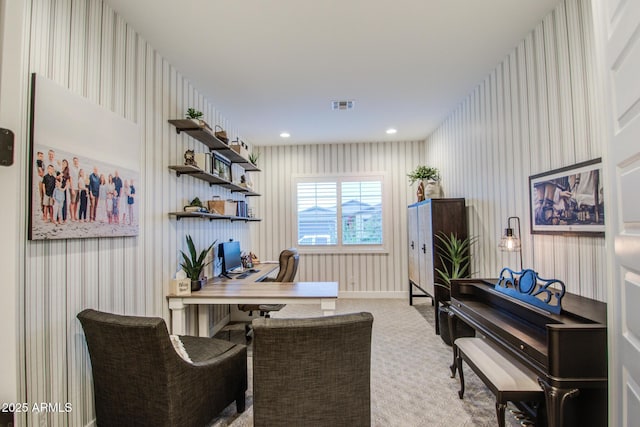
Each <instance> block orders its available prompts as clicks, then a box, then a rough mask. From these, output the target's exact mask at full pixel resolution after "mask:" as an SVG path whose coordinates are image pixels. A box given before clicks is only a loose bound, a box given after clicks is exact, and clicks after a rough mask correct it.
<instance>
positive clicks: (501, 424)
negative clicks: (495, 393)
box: [496, 402, 507, 427]
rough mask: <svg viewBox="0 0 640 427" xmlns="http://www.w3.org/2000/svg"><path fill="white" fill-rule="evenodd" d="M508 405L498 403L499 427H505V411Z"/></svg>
mask: <svg viewBox="0 0 640 427" xmlns="http://www.w3.org/2000/svg"><path fill="white" fill-rule="evenodd" d="M506 408H507V405H506V404H505V403H502V402H496V415H497V416H498V427H504V422H505V421H504V410H505V409H506Z"/></svg>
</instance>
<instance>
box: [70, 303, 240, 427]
mask: <svg viewBox="0 0 640 427" xmlns="http://www.w3.org/2000/svg"><path fill="white" fill-rule="evenodd" d="M78 319H79V320H80V322H81V323H82V328H83V329H84V333H85V336H86V339H87V346H88V348H89V355H90V357H91V368H92V371H93V382H94V394H95V407H96V418H97V424H98V425H99V426H125V425H139V426H144V425H148V426H204V425H205V424H206V423H207V422H209V421H211V420H212V419H213V417H214V416H215V415H216V414H218V413H220V412H221V411H222V410H223V409H224V408H226V407H227V406H228V405H229V404H231V403H232V402H234V401H235V402H236V408H237V410H238V412H243V411H244V408H245V391H246V390H247V349H246V347H245V346H244V345H238V344H231V343H229V342H227V341H222V340H217V339H212V338H198V337H189V336H182V337H180V339H181V342H182V345H183V348H184V349H185V350H186V352H187V354H188V357H189V358H190V359H191V361H192V362H188V361H186V360H184V359H183V358H182V357H181V356H180V355H179V354H178V353H177V351H176V349H175V348H174V345H173V344H172V342H171V338H170V337H169V333H168V332H167V327H166V325H165V322H164V320H162V319H161V318H155V317H136V316H120V315H116V314H109V313H103V312H100V311H96V310H84V311H82V312H80V313H79V314H78ZM180 349H182V347H180Z"/></svg>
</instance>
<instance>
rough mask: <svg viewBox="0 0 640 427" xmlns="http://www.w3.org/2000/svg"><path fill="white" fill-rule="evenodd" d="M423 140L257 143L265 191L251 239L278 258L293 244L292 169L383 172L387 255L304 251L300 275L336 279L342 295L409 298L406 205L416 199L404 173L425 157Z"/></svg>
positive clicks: (264, 253) (262, 252)
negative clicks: (388, 239)
mask: <svg viewBox="0 0 640 427" xmlns="http://www.w3.org/2000/svg"><path fill="white" fill-rule="evenodd" d="M423 148H424V142H423V141H418V142H393V143H389V142H379V143H351V144H315V145H313V144H311V145H299V146H278V147H261V148H260V150H261V152H262V154H261V156H260V160H261V164H262V165H264V166H263V168H264V170H265V172H264V173H263V176H262V177H261V179H260V182H259V186H260V187H259V191H260V192H261V193H262V194H265V195H268V196H266V197H263V198H261V200H260V201H259V203H258V206H257V209H258V215H260V216H263V217H264V221H263V225H262V226H259V227H258V228H257V230H256V232H257V234H256V235H255V236H254V244H255V245H256V247H257V251H258V254H259V255H260V256H261V257H262V258H263V259H264V257H267V258H269V259H277V256H278V253H279V252H280V250H282V249H283V248H287V247H290V246H297V228H296V224H294V223H293V212H294V199H293V197H294V193H293V181H292V175H295V174H307V175H314V174H318V175H321V174H333V175H338V174H357V173H368V172H385V173H386V178H385V182H386V183H387V187H388V188H389V189H390V194H389V197H390V199H389V200H388V202H389V205H388V206H389V208H390V209H389V210H388V211H386V212H389V214H390V215H391V217H390V223H391V226H392V229H391V233H390V236H391V242H390V243H389V249H390V250H389V252H388V253H385V254H339V255H338V254H305V253H302V254H301V257H300V267H299V270H298V276H297V278H298V280H303V281H304V280H326V281H338V282H339V285H340V293H341V296H343V297H344V296H375V297H408V294H407V292H408V288H407V283H408V266H407V219H406V218H407V214H406V207H407V205H408V204H410V203H413V202H414V201H415V200H416V199H415V198H416V195H415V190H416V189H415V188H411V187H410V186H409V181H408V179H407V172H408V171H410V170H412V169H413V168H415V167H416V165H417V161H416V159H419V158H421V157H423Z"/></svg>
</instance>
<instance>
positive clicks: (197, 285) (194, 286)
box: [191, 279, 207, 292]
mask: <svg viewBox="0 0 640 427" xmlns="http://www.w3.org/2000/svg"><path fill="white" fill-rule="evenodd" d="M206 282H207V279H199V280H192V281H191V292H196V291H199V290H200V289H202V287H203V286H204V284H205V283H206Z"/></svg>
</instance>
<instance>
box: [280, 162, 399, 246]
mask: <svg viewBox="0 0 640 427" xmlns="http://www.w3.org/2000/svg"><path fill="white" fill-rule="evenodd" d="M291 178H292V179H291V182H292V194H293V214H292V224H293V226H294V232H293V235H294V236H295V238H294V241H295V245H296V247H297V248H298V251H299V252H300V253H310V254H372V253H375V254H388V253H389V240H390V218H389V217H390V212H391V210H390V208H389V204H390V200H391V193H390V192H389V184H388V181H389V180H388V179H387V173H386V172H361V173H341V174H293V175H292V176H291ZM362 181H379V182H380V183H381V190H382V201H381V209H382V244H367V245H362V244H360V245H352V244H347V245H345V244H343V243H342V203H341V199H342V183H343V182H362ZM304 182H309V183H319V182H335V183H336V221H337V235H338V243H337V244H335V245H300V244H299V243H298V225H299V224H298V183H304Z"/></svg>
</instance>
